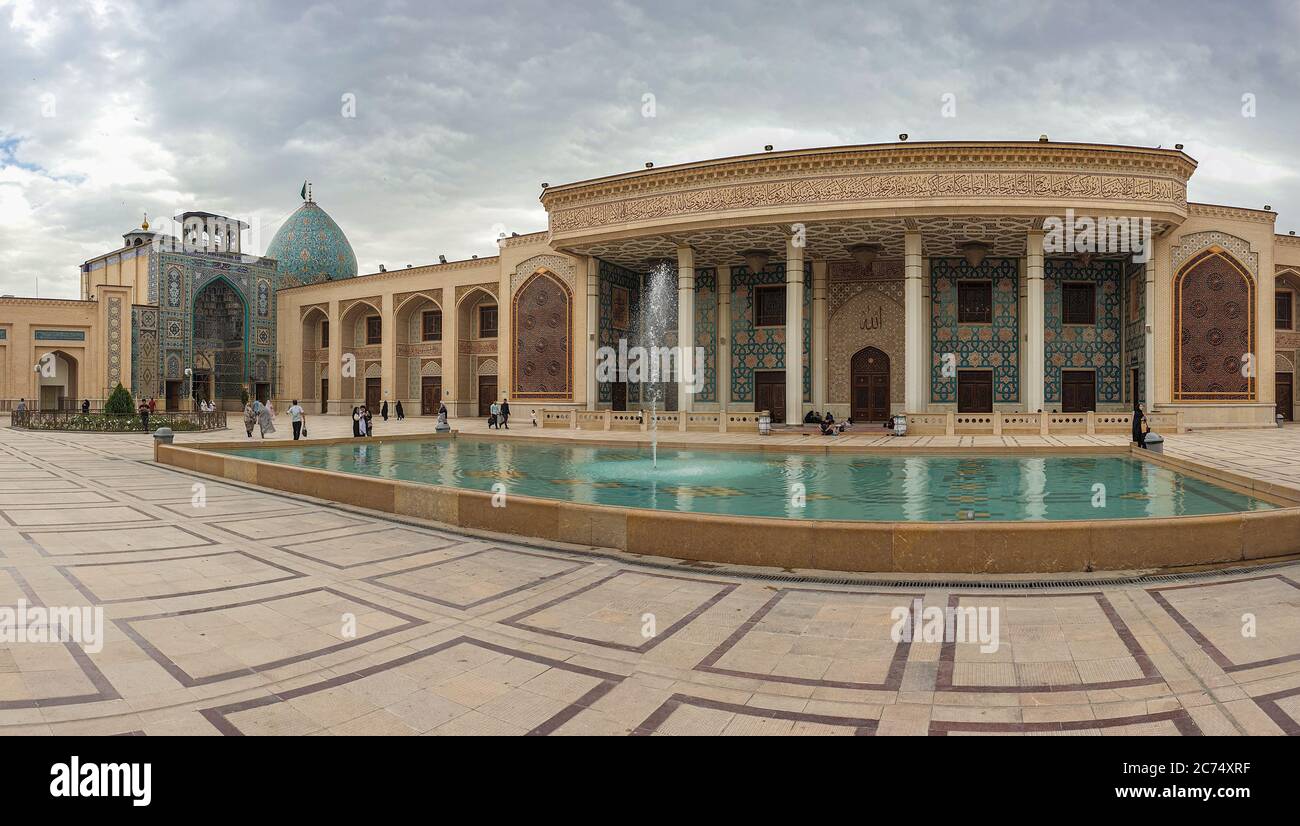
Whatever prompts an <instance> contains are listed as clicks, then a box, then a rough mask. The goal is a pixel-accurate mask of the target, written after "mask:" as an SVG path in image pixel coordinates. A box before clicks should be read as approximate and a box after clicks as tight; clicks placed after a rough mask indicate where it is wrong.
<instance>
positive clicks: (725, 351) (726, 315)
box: [714, 267, 731, 411]
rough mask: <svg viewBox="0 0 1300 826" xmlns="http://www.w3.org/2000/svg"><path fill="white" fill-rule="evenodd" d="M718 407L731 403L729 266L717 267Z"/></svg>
mask: <svg viewBox="0 0 1300 826" xmlns="http://www.w3.org/2000/svg"><path fill="white" fill-rule="evenodd" d="M714 363H715V364H716V365H717V373H718V409H719V410H722V411H725V410H726V409H727V407H728V405H730V404H731V267H718V355H717V358H716V359H714Z"/></svg>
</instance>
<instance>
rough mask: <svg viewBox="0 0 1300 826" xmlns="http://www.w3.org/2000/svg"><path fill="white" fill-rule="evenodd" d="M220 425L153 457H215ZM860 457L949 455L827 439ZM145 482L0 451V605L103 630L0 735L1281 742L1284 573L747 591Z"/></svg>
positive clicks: (1249, 469)
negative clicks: (982, 614) (950, 629)
mask: <svg viewBox="0 0 1300 826" xmlns="http://www.w3.org/2000/svg"><path fill="white" fill-rule="evenodd" d="M285 419H286V417H284V416H283V414H282V415H281V417H280V421H281V425H282V432H281V433H280V434H277V435H280V436H283V435H286V434H285V433H284V432H283V431H284V430H286V429H287V421H285ZM232 424H235V428H234V429H232V430H231V431H227V432H224V433H219V434H216V435H215V436H214V435H213V434H202V435H190V434H184V435H182V436H180V437H178V441H180V442H185V443H191V442H195V441H202V440H205V439H208V440H211V439H229V438H231V437H232V436H234V435H238V436H241V437H242V435H243V433H242V430H241V429H240V428H239V425H238V423H237V422H235V421H234V420H233V419H232ZM432 424H433V422H432V420H431V419H418V418H417V419H408V420H407V421H405V422H401V423H397V422H389V423H387V424H384V423H380V425H379V428H380V429H379V433H380V434H381V435H382V434H386V433H418V432H422V431H427V430H430V429H431V428H432ZM310 425H311V430H312V436H313V437H323V436H331V435H345V434H347V433H350V427H351V422H350V420H348V419H345V418H343V417H325V416H313V417H311V419H310ZM455 426H456V427H457V428H458V429H460V430H462V431H466V432H477V431H480V430H484V429H485V428H484V427H483V425H482V423H481V422H466V421H457V422H455ZM511 432H512V433H517V434H518V435H521V436H530V435H534V434H536V435H545V436H547V437H557V436H558V437H572V436H573V435H574V434H573V433H572V432H570V431H562V430H547V431H545V433H544V434H543V432H542V431H541V429H540V428H537V429H534V428H531V427H529V426H528V425H527V422H523V423H521V425H520V426H517V427H515V428H512V431H511ZM595 435H597V436H598V437H600V438H615V439H630V440H636V439H640V438H642V434H639V433H630V434H617V433H613V434H605V433H601V434H595ZM673 437H674V438H678V437H684V438H685V439H686V440H688V441H696V440H699V441H707V442H713V443H720V444H725V443H734V442H738V441H740V440H745V439H749V440H754V439H757V438H759V437H757V436H739V435H735V434H731V435H716V434H673ZM814 438H817V437H805V436H799V435H791V436H774V437H769V438H768V439H766V440H764V444H765V445H771V446H777V445H779V444H782V443H783V440H790V441H807V440H808V439H814ZM859 440H860V441H859ZM871 440H880V441H882V443H885V444H889V445H891V446H895V445H896V446H898V447H900V448H901V447H904V446H905V445H906V444H908V443H911V444H918V443H921V442H923V441H924V442H928V443H930V444H935V445H946V444H948V443H949V442H951V443H956V442H957V440H956V439H951V440H945V439H943V438H942V437H921V438H919V439H917V440H915V441H913V440H903V439H889V438H887V437H875V436H874V435H871V436H869V435H866V434H862V435H856V436H852V437H849V438H845V439H841V440H837V445H839V444H842V445H846V446H847V445H851V444H856V443H861V444H865V443H867V442H868V441H871ZM1115 442H1116V439H1115V438H1114V437H1092V438H1090V437H1060V438H1049V439H1037V438H1030V437H1024V438H1012V437H1005V438H1001V437H1000V438H997V439H994V438H993V437H964V438H962V439H961V443H963V444H994V445H996V444H1003V443H1005V444H1007V445H1010V446H1014V445H1027V444H1051V445H1055V446H1064V447H1069V446H1075V445H1077V444H1098V443H1100V444H1110V443H1115ZM1118 443H1121V444H1122V443H1123V440H1122V439H1120V440H1118ZM1168 452H1169V453H1171V454H1175V455H1188V456H1194V457H1195V458H1197V459H1198V460H1200V461H1203V462H1208V463H1210V464H1216V465H1219V466H1221V467H1224V468H1227V469H1230V470H1234V471H1236V472H1239V473H1248V474H1250V475H1253V476H1257V477H1259V478H1264V479H1267V480H1269V481H1273V482H1277V483H1278V484H1288V485H1292V486H1295V487H1297V488H1300V429H1286V430H1282V431H1263V432H1260V431H1253V432H1245V431H1243V432H1229V431H1222V432H1204V433H1191V434H1187V435H1185V436H1172V437H1170V440H1169V444H1168ZM150 459H151V440H150V438H149V437H147V436H133V435H89V434H86V435H81V434H32V433H25V432H20V431H16V430H13V429H10V428H6V427H0V606H15V605H17V604H18V603H19V601H20V600H26V601H27V602H28V603H29V604H32V605H41V606H82V605H96V606H102V607H103V610H104V613H105V616H106V618H107V626H108V627H107V631H106V641H105V644H104V647H103V650H102V651H99V652H98V653H89V652H85V651H83V649H82V647H81V646H78V645H61V644H40V643H18V644H11V643H0V735H4V734H73V733H87V734H89V733H95V734H128V733H143V734H149V735H160V734H206V735H218V734H240V733H243V734H529V733H531V734H613V735H623V734H683V733H685V734H749V733H770V734H877V735H885V734H918V735H924V734H935V735H956V734H965V733H987V732H995V733H1004V732H1005V733H1042V734H1061V733H1070V734H1072V733H1093V734H1097V733H1101V734H1111V733H1151V734H1265V735H1267V734H1282V733H1287V734H1297V733H1300V563H1294V564H1282V565H1274V566H1267V567H1263V568H1259V569H1255V570H1252V571H1248V572H1235V573H1212V574H1207V575H1197V576H1193V577H1188V578H1183V579H1170V580H1162V581H1157V582H1145V583H1132V584H1118V585H1117V584H1102V583H1100V582H1098V583H1093V584H1090V583H1087V582H1084V583H1083V584H1081V585H1073V586H1069V587H1047V586H1044V587H1037V588H1014V589H997V588H986V587H979V586H980V585H981V584H985V583H978V582H972V583H967V584H962V583H951V584H950V585H942V584H936V585H926V584H916V583H915V582H913V583H911V584H908V585H900V586H899V587H891V586H889V585H884V584H879V583H874V584H871V583H867V582H866V581H865V578H864V581H863V582H862V583H861V584H856V585H855V584H845V582H846V581H850V582H851V581H852V580H853V579H854V578H852V577H847V578H846V577H843V576H836V577H835V578H834V579H832V578H826V577H819V576H817V575H816V574H815V573H810V574H809V575H806V576H799V575H780V574H779V573H777V572H773V573H774V574H775V575H774V576H772V577H769V578H766V579H758V578H754V577H751V576H748V575H747V572H744V571H733V570H729V569H722V568H716V567H713V566H705V565H700V564H688V563H674V562H672V561H668V560H643V561H637V560H635V559H629V558H626V557H622V556H619V555H615V554H584V553H579V552H570V551H567V550H564V549H560V548H553V547H542V546H539V545H536V544H521V543H518V542H513V541H498V540H495V539H485V538H481V537H474V536H468V535H465V534H461V533H457V532H455V531H451V530H445V529H440V528H438V527H437V526H433V525H426V524H417V523H414V522H411V521H409V520H393V519H387V518H384V517H382V516H380V515H377V514H371V513H366V512H361V511H358V510H356V509H351V508H343V507H338V506H334V505H331V504H329V503H325V502H321V501H318V500H312V499H307V498H302V497H295V496H288V495H282V494H277V493H273V492H269V491H262V490H257V489H253V488H247V487H243V486H239V485H236V484H232V483H229V482H224V481H216V480H210V479H204V478H202V477H197V476H191V475H187V474H184V473H181V472H178V471H176V470H173V469H171V468H164V467H160V466H156V465H153V464H152V463H151V461H150ZM195 484H202V485H203V486H204V488H203V492H204V494H205V500H204V501H202V502H201V503H198V502H196V501H195V498H194V497H195V490H196V489H195V488H194V487H193V486H194V485H195ZM1081 578H1083V577H1082V575H1081ZM836 580H838V581H836ZM913 600H921V601H922V603H923V604H924V605H925V606H927V607H932V606H937V607H942V606H949V605H952V606H959V607H962V608H990V609H993V608H996V609H998V613H997V616H998V617H999V631H1000V634H999V637H1000V645H999V646H998V648H997V650H996V651H981V650H980V644H979V643H978V642H961V643H943V642H927V641H924V639H913V640H912V641H910V642H907V641H904V642H898V643H896V642H894V641H893V640H892V639H891V636H890V629H891V626H892V625H893V624H894V622H893V619H891V612H892V611H893V610H894V609H896V608H909V607H911V606H912V605H913ZM1243 626H1248V627H1249V631H1250V632H1253V634H1252V633H1243Z"/></svg>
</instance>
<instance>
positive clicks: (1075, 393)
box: [1061, 370, 1097, 413]
mask: <svg viewBox="0 0 1300 826" xmlns="http://www.w3.org/2000/svg"><path fill="white" fill-rule="evenodd" d="M1096 409H1097V376H1096V374H1095V373H1093V372H1092V371H1091V370H1062V371H1061V412H1062V413H1087V412H1088V411H1089V410H1096Z"/></svg>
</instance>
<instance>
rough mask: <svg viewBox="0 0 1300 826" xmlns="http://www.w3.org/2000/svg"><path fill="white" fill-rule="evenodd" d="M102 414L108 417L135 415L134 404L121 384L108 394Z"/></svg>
mask: <svg viewBox="0 0 1300 826" xmlns="http://www.w3.org/2000/svg"><path fill="white" fill-rule="evenodd" d="M104 413H106V414H107V415H109V416H133V415H135V402H134V401H133V400H132V399H131V394H130V393H129V392H127V389H126V388H125V387H123V386H122V383H121V382H118V383H117V387H114V388H113V392H112V393H111V394H109V397H108V401H106V402H104Z"/></svg>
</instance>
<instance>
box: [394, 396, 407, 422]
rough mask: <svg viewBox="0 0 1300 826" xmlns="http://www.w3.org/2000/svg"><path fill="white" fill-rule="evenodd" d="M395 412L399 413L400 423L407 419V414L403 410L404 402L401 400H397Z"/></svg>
mask: <svg viewBox="0 0 1300 826" xmlns="http://www.w3.org/2000/svg"><path fill="white" fill-rule="evenodd" d="M393 410H394V411H395V412H396V413H397V420H398V421H399V422H400V421H401V420H402V419H405V418H406V413H405V412H404V411H403V410H402V400H401V399H398V400H397V404H396V406H394V408H393Z"/></svg>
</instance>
